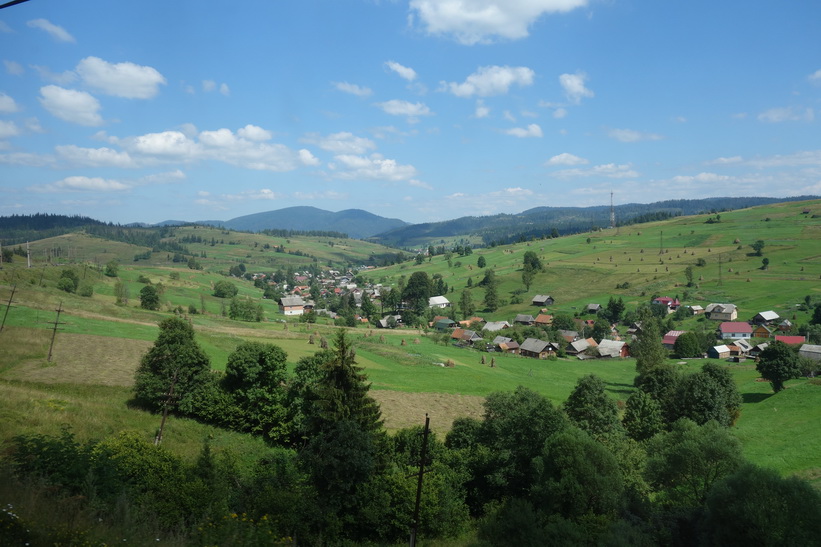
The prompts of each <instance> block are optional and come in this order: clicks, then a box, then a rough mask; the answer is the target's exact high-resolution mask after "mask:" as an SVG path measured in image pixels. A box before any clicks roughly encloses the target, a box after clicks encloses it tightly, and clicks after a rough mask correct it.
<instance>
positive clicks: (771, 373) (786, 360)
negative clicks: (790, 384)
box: [755, 341, 801, 393]
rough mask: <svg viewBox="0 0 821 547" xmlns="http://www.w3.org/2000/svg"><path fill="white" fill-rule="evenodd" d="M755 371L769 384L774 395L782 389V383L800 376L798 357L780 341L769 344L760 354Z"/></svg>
mask: <svg viewBox="0 0 821 547" xmlns="http://www.w3.org/2000/svg"><path fill="white" fill-rule="evenodd" d="M755 369H756V370H757V371H758V372H759V374H761V377H762V378H764V379H765V380H767V381H769V382H770V385H771V386H772V387H773V391H774V392H776V393H778V392H779V391H781V390H782V389H784V382H786V381H787V380H792V379H793V378H798V377H799V376H801V368H800V366H799V364H798V356H797V355H796V353H795V351H793V349H792V348H791V347H790V346H788V345H787V344H785V343H784V342H781V341H776V342H773V343H771V344H770V345H769V346H767V348H766V349H764V351H762V352H761V354H760V355H759V356H758V364H756V366H755Z"/></svg>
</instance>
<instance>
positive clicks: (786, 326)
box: [778, 319, 792, 332]
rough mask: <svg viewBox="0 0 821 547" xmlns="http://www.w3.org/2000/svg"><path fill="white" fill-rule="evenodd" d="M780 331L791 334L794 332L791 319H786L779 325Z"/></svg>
mask: <svg viewBox="0 0 821 547" xmlns="http://www.w3.org/2000/svg"><path fill="white" fill-rule="evenodd" d="M778 330H780V331H781V332H789V331H791V330H792V321H790V320H789V319H784V320H783V321H782V322H780V323H779V324H778Z"/></svg>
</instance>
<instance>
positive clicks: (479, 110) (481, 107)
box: [473, 99, 490, 118]
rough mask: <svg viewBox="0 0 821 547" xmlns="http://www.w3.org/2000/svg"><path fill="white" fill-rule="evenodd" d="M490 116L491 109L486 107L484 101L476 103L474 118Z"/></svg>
mask: <svg viewBox="0 0 821 547" xmlns="http://www.w3.org/2000/svg"><path fill="white" fill-rule="evenodd" d="M489 115H490V108H488V107H487V106H485V103H484V101H482V99H479V100H477V101H476V110H475V111H474V113H473V117H474V118H487V117H488V116H489Z"/></svg>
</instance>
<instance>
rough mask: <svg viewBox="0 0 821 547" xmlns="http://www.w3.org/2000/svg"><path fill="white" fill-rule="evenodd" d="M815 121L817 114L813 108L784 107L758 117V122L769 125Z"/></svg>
mask: <svg viewBox="0 0 821 547" xmlns="http://www.w3.org/2000/svg"><path fill="white" fill-rule="evenodd" d="M813 119H815V112H814V111H813V109H812V108H806V109H802V108H794V107H783V108H771V109H769V110H767V111H765V112H762V113H761V114H759V115H758V120H759V121H762V122H769V123H780V122H800V121H806V122H811V121H812V120H813Z"/></svg>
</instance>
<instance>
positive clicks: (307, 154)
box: [297, 148, 321, 166]
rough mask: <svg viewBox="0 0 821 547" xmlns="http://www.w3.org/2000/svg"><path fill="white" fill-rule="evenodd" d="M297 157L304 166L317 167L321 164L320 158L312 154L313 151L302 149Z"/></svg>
mask: <svg viewBox="0 0 821 547" xmlns="http://www.w3.org/2000/svg"><path fill="white" fill-rule="evenodd" d="M297 155H298V156H299V161H300V163H302V165H307V166H315V165H319V164H320V163H321V162H320V161H319V158H317V157H316V156H314V155H313V154H311V151H310V150H306V149H305V148H301V149H300V150H299V151H298V152H297Z"/></svg>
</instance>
